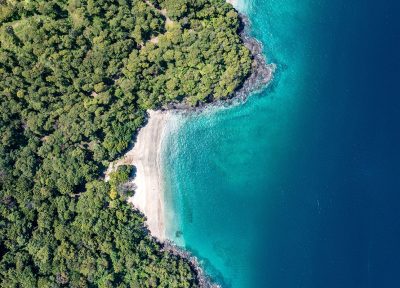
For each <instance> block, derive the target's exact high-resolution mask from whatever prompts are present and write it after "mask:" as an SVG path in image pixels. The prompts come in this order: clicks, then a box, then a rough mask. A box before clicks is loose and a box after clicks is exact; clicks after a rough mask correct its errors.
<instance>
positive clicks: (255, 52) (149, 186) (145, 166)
mask: <svg viewBox="0 0 400 288" xmlns="http://www.w3.org/2000/svg"><path fill="white" fill-rule="evenodd" d="M227 2H228V3H230V4H232V5H233V6H234V7H236V6H237V5H238V2H239V1H237V0H227ZM238 13H239V19H240V28H239V31H238V32H239V35H240V37H241V39H242V41H243V44H244V45H245V46H246V47H247V48H248V49H249V50H250V53H251V56H252V60H253V61H252V68H251V72H250V73H249V75H248V77H247V78H246V79H245V81H244V82H243V83H242V84H241V85H240V86H239V87H238V88H237V89H236V90H235V91H234V92H233V93H232V95H230V96H229V97H228V98H227V99H222V100H214V101H210V102H208V103H204V104H202V105H200V106H198V107H192V106H188V105H187V104H185V103H172V104H170V105H168V106H166V107H162V108H161V110H156V111H155V110H149V111H147V112H148V118H147V123H146V124H145V125H144V126H143V127H142V128H141V129H140V130H139V131H138V134H137V138H136V140H135V141H134V143H133V144H134V145H133V148H132V149H130V150H129V151H128V152H127V153H126V154H124V155H123V156H122V158H121V159H119V160H117V161H115V162H113V163H111V164H110V166H109V167H108V169H107V171H106V173H105V175H106V176H105V180H106V181H107V180H108V175H109V173H110V172H112V171H114V170H115V169H116V168H117V167H118V166H119V165H133V166H135V168H136V173H135V176H134V178H133V179H132V180H131V183H132V184H133V185H134V187H135V194H134V196H132V197H130V198H129V199H128V202H129V203H131V204H132V206H133V207H134V208H135V209H138V210H139V211H140V212H141V213H143V214H144V215H145V217H146V224H147V227H148V229H149V231H150V233H151V235H152V236H153V237H155V238H156V239H157V240H158V241H159V242H160V243H161V244H162V245H163V250H165V251H168V252H170V253H172V254H175V255H178V256H180V257H182V258H185V259H187V260H188V261H189V263H190V265H191V266H192V268H193V269H194V270H195V271H196V273H197V282H198V283H199V284H200V287H220V286H219V285H217V284H214V283H212V281H211V280H210V279H209V277H208V276H207V275H206V274H205V273H204V271H203V269H202V267H201V265H200V263H199V261H198V259H197V258H196V257H195V256H193V255H192V254H191V252H190V251H187V250H185V249H184V248H182V247H178V246H177V245H176V244H175V243H172V242H171V241H169V240H168V239H167V237H166V213H165V212H166V211H165V204H164V203H165V202H164V187H163V186H164V181H163V175H164V174H163V171H162V162H161V157H162V149H163V140H164V139H165V136H167V135H168V133H170V129H169V127H171V123H172V122H171V121H173V120H172V118H173V117H174V115H179V114H181V115H182V114H186V113H196V112H201V111H204V109H206V108H209V107H226V106H231V105H233V104H236V103H243V102H245V101H246V99H247V97H248V96H249V94H250V93H251V92H254V91H256V90H259V89H262V88H264V87H266V86H267V85H268V84H269V83H270V82H271V81H272V79H273V74H274V71H275V69H276V66H275V64H268V63H267V62H266V59H265V57H264V55H263V53H262V50H263V49H262V44H261V42H259V41H258V40H257V39H255V38H254V37H252V36H251V35H250V29H251V24H250V20H249V19H248V18H247V16H245V15H244V14H242V13H240V12H238Z"/></svg>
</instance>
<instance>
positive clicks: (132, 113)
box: [0, 0, 270, 287]
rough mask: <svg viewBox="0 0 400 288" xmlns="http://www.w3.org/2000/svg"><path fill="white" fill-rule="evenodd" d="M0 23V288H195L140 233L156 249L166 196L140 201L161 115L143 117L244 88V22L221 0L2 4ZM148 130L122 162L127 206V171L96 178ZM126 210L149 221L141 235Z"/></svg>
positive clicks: (141, 223) (194, 279)
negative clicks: (132, 170)
mask: <svg viewBox="0 0 400 288" xmlns="http://www.w3.org/2000/svg"><path fill="white" fill-rule="evenodd" d="M0 23H1V26H0V64H1V65H0V76H1V77H0V86H1V87H2V89H1V92H0V94H1V99H2V102H1V105H0V115H1V117H0V133H1V142H0V153H1V155H0V156H1V157H0V158H1V159H0V235H1V238H0V247H1V249H0V250H1V251H0V255H1V259H0V286H2V287H8V286H19V287H51V286H70V287H78V286H79V287H89V286H90V287H106V286H107V287H117V286H118V287H129V286H134V287H156V286H165V287H166V286H168V287H197V286H201V285H202V282H201V279H199V278H198V275H199V274H198V270H196V267H194V266H193V264H192V263H191V262H190V261H189V260H188V259H186V258H185V257H183V256H182V255H181V254H176V253H174V252H173V251H170V250H165V249H164V250H163V244H162V243H160V242H158V241H156V240H155V239H154V238H153V237H152V236H151V235H150V234H149V233H148V231H147V229H146V227H149V228H150V229H151V230H152V231H154V232H155V233H158V235H159V237H160V238H161V239H162V237H163V228H162V227H163V225H162V220H160V219H161V216H160V215H161V214H162V206H161V204H162V195H161V194H159V193H158V196H157V194H154V195H155V196H154V197H153V196H151V194H148V195H147V191H152V190H153V191H157V190H160V184H159V183H160V182H159V181H160V177H159V175H160V173H159V169H160V168H159V163H158V160H157V156H155V155H158V153H157V152H155V151H158V150H159V147H160V141H161V140H162V130H163V128H162V127H164V126H163V124H162V123H164V120H165V118H164V117H166V115H167V114H163V116H162V117H161V116H159V115H161V114H158V113H159V112H157V113H153V112H150V113H149V114H150V115H149V116H150V118H148V115H147V112H146V111H148V110H149V109H153V110H154V109H160V108H162V107H168V106H171V105H172V106H174V105H176V106H179V105H181V103H184V105H185V107H196V106H202V105H203V104H204V103H208V102H215V101H219V100H222V99H227V98H230V97H232V96H233V95H234V92H235V91H237V89H238V88H240V87H246V85H245V80H246V79H250V78H251V77H250V78H249V75H251V74H252V73H251V71H254V61H253V60H254V59H255V58H256V57H254V55H253V56H252V55H251V52H250V50H249V48H248V47H246V46H245V43H244V42H243V40H242V38H241V37H240V35H239V34H240V31H241V30H242V27H241V21H240V19H239V15H238V13H237V12H236V11H235V10H234V9H233V7H232V6H231V5H230V4H227V3H226V2H225V1H223V0H204V1H198V2H197V1H188V0H143V1H131V0H124V1H108V0H102V1H93V0H73V1H67V2H65V1H58V0H54V1H46V2H43V1H35V0H31V1H4V3H3V4H2V5H1V9H0ZM252 63H253V64H252ZM265 71H269V69H266V70H265ZM262 74H263V73H260V74H259V75H262ZM267 74H268V72H267ZM252 75H254V73H253V74H252ZM269 75H270V73H269ZM146 119H147V120H148V122H149V124H148V125H149V128H147V130H145V129H146V128H145V129H143V130H142V133H140V132H139V134H138V136H137V137H138V142H137V144H136V145H135V146H136V147H135V148H133V150H131V151H132V154H131V157H129V155H128V156H127V158H125V159H126V163H125V164H129V165H132V164H133V165H134V166H135V167H136V169H137V171H136V173H137V177H136V178H135V179H136V180H135V181H136V182H135V184H136V186H137V189H136V191H135V194H136V196H134V198H129V197H130V195H131V193H132V191H131V190H132V189H126V187H125V186H123V185H122V184H123V183H122V181H123V180H125V179H126V177H127V174H126V173H127V171H129V169H128V170H127V169H124V170H122V171H119V170H116V171H115V172H116V174H114V176H113V181H110V182H105V181H103V180H104V179H103V176H104V171H105V170H106V169H107V167H108V166H109V163H111V162H113V161H115V160H116V159H120V158H121V156H122V155H123V154H124V153H125V152H126V151H127V150H128V147H129V145H130V144H132V135H134V134H135V133H137V132H138V131H139V129H140V128H141V127H142V126H143V125H144V124H145V121H146ZM153 121H155V122H153ZM157 123H158V124H157ZM157 127H159V128H157ZM146 131H147V132H146ZM153 140H154V141H153ZM141 143H144V144H141ZM149 143H152V144H151V145H148V144H149ZM154 152H155V153H156V154H152V153H154ZM150 168H153V169H150ZM154 171H156V173H155V172H154ZM157 171H158V172H157ZM133 190H135V189H133ZM143 191H146V193H143ZM135 194H134V195H135ZM144 194H146V195H144ZM135 197H136V198H135ZM128 199H131V200H129V201H130V202H133V203H134V205H136V206H137V208H140V209H142V210H143V211H144V212H145V213H146V215H147V214H148V215H153V214H155V215H156V216H155V218H152V219H150V217H147V218H148V221H147V225H148V226H146V224H145V218H144V217H143V214H141V213H138V211H137V210H134V209H132V206H131V205H129V204H128V202H127V200H128ZM150 202H152V203H156V204H154V205H147V203H150ZM157 203H158V204H157ZM157 205H159V206H157ZM154 211H156V212H154ZM153 219H156V220H155V221H153ZM157 231H158V232H157Z"/></svg>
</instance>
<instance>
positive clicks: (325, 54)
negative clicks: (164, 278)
mask: <svg viewBox="0 0 400 288" xmlns="http://www.w3.org/2000/svg"><path fill="white" fill-rule="evenodd" d="M242 1H244V2H242V5H241V6H240V9H242V11H244V12H245V13H246V14H247V15H248V16H249V17H250V19H251V21H252V33H253V35H254V36H255V37H257V38H258V39H259V40H260V41H262V43H263V44H264V49H265V54H266V55H267V57H268V60H269V61H270V62H274V63H276V64H277V65H278V69H277V73H276V77H275V79H274V81H273V83H272V84H271V85H270V86H269V87H268V88H267V89H265V90H263V91H261V92H259V93H255V94H254V95H252V96H251V97H250V99H249V100H248V101H247V103H245V104H244V105H239V106H235V107H232V108H229V109H212V110H210V111H208V112H206V113H203V114H201V115H198V116H190V117H183V118H180V119H178V120H179V123H180V126H179V128H178V129H177V130H175V131H174V133H172V134H171V136H170V137H169V138H168V139H167V141H166V148H165V151H164V157H165V167H164V168H165V172H166V173H165V176H166V188H167V191H166V193H167V205H168V206H169V208H170V211H172V212H173V214H174V216H171V217H172V220H171V221H170V227H169V234H170V238H172V239H174V240H175V241H177V242H178V243H180V244H181V245H183V246H185V247H186V248H188V249H189V250H191V251H192V252H193V253H194V254H195V255H196V256H198V257H199V259H201V260H202V261H203V262H202V263H203V266H204V268H205V269H206V271H207V272H208V273H209V274H210V275H211V276H212V277H213V279H214V280H215V281H217V282H219V283H221V284H222V285H223V286H224V287H235V288H236V287H240V288H242V287H273V288H286V287H290V288H293V287H310V288H311V287H316V288H317V287H318V288H319V287H400V166H399V165H400V152H399V148H400V92H399V88H398V83H400V56H399V53H400V3H399V4H397V2H395V1H388V0H382V1H379V2H376V1H370V0H364V1H361V0H352V1H348V0H347V1H345V0H330V1H328V0H325V1H322V0H319V1H317V0H303V1H295V0H251V1H250V0H248V1H247V0H242ZM176 231H179V232H180V233H181V234H182V235H179V233H178V234H176Z"/></svg>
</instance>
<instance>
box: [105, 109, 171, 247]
mask: <svg viewBox="0 0 400 288" xmlns="http://www.w3.org/2000/svg"><path fill="white" fill-rule="evenodd" d="M148 113H149V119H148V123H147V124H146V126H144V127H143V128H141V129H140V130H139V133H138V135H137V139H136V142H135V145H134V147H133V148H132V149H131V150H129V151H128V152H127V153H126V154H125V155H124V157H123V158H122V159H120V160H118V161H116V162H114V163H112V164H111V165H110V167H109V168H108V170H107V172H106V180H107V178H108V177H107V175H108V174H109V173H110V172H111V171H113V170H114V169H115V168H116V167H118V166H119V165H124V164H125V165H127V164H128V165H134V166H135V167H136V176H135V178H134V179H133V183H134V184H135V186H136V189H135V194H134V196H133V197H130V198H129V199H128V202H130V203H132V204H133V205H134V206H135V207H136V208H138V209H139V210H140V211H141V212H142V213H143V214H144V215H146V218H147V221H146V223H147V226H148V228H149V230H150V232H151V234H152V235H153V236H155V237H156V238H158V239H159V240H164V239H165V219H164V191H163V179H162V177H163V174H162V165H161V149H162V141H163V138H164V136H165V133H166V127H167V126H168V125H167V123H168V121H169V120H170V118H171V116H172V112H165V111H152V110H150V111H148Z"/></svg>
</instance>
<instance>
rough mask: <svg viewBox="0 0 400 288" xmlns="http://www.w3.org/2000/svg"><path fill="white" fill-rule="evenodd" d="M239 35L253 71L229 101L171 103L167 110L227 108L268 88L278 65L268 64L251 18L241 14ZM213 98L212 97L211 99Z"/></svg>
mask: <svg viewBox="0 0 400 288" xmlns="http://www.w3.org/2000/svg"><path fill="white" fill-rule="evenodd" d="M239 20H240V26H239V31H238V32H239V35H240V38H241V39H242V41H243V44H244V45H245V46H246V48H247V49H249V51H250V54H251V57H252V60H253V61H252V65H251V71H250V73H249V75H248V77H247V78H246V79H245V81H244V82H243V83H242V84H241V85H240V86H239V87H238V88H237V89H236V90H235V91H234V92H233V93H232V94H231V95H229V97H228V98H227V99H222V100H211V101H210V102H207V103H199V104H198V105H197V106H196V107H193V106H189V105H187V104H186V103H175V102H174V103H170V104H169V105H167V106H166V107H163V109H165V110H178V111H183V112H193V111H201V110H203V109H205V108H207V107H209V106H226V105H230V104H234V103H237V102H244V101H246V99H247V97H248V96H249V95H250V94H251V92H254V91H257V90H259V89H262V88H264V87H266V86H267V85H268V84H269V83H270V82H271V81H272V79H273V75H274V72H275V70H276V65H275V64H274V63H270V64H268V63H267V61H266V59H265V56H264V54H263V48H262V44H261V42H260V41H258V40H257V39H256V38H254V37H253V36H251V34H250V27H251V22H250V20H249V18H248V17H247V16H246V15H244V14H242V13H239ZM211 98H212V97H211Z"/></svg>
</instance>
